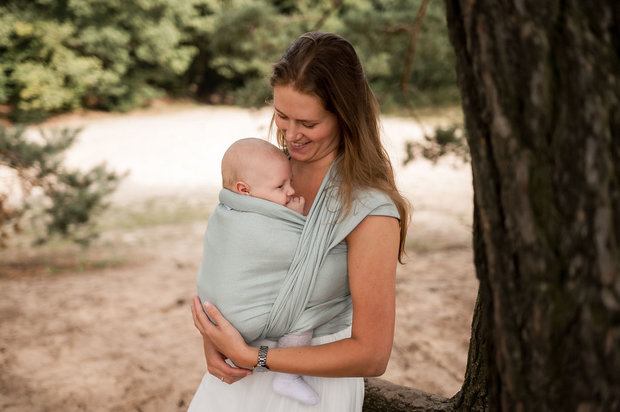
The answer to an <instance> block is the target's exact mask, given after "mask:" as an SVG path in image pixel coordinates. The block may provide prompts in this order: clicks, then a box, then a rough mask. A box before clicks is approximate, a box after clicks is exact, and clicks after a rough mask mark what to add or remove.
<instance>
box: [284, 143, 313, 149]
mask: <svg viewBox="0 0 620 412" xmlns="http://www.w3.org/2000/svg"><path fill="white" fill-rule="evenodd" d="M308 143H310V142H305V143H295V142H290V143H289V146H291V147H293V148H294V149H301V148H302V147H304V146H306V145H308Z"/></svg>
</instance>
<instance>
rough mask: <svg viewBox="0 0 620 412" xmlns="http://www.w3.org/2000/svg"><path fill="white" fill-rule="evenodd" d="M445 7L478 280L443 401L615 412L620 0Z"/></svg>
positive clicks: (471, 0)
mask: <svg viewBox="0 0 620 412" xmlns="http://www.w3.org/2000/svg"><path fill="white" fill-rule="evenodd" d="M446 6H447V11H448V26H449V28H450V38H451V42H452V44H453V46H454V49H455V52H456V56H457V73H458V81H459V87H460V89H461V95H462V103H463V110H464V112H465V119H466V128H467V133H468V143H469V146H470V151H471V155H472V170H473V180H474V202H475V215H476V216H475V220H476V221H477V222H476V224H475V233H474V238H475V239H474V249H475V255H476V269H477V274H478V277H479V279H480V282H481V291H480V294H479V302H478V306H477V313H476V315H475V323H474V325H473V332H472V338H476V339H477V340H474V341H472V344H471V346H470V356H469V364H468V368H467V375H468V379H466V382H465V384H464V387H463V390H462V391H461V392H460V394H459V395H458V396H457V397H455V399H454V401H455V406H456V407H458V408H459V409H463V410H469V409H470V407H471V405H475V404H476V400H477V399H484V398H486V399H485V402H486V408H488V410H493V411H495V410H523V411H530V410H550V411H559V410H601V411H611V410H620V276H619V274H618V269H620V250H619V247H618V246H619V241H620V105H619V103H618V99H619V98H620V60H619V58H620V56H619V53H620V31H619V29H618V27H619V26H618V24H619V23H620V21H619V17H620V3H618V2H617V1H616V0H607V1H597V2H583V1H577V0H573V1H561V2H558V1H552V2H534V1H527V0H525V1H517V0H515V1H500V2H498V1H496V0H483V1H477V0H464V1H446ZM480 312H482V313H480ZM485 312H487V313H485ZM476 322H478V323H476ZM487 328H488V329H487ZM485 329H487V330H485ZM481 343H482V344H481ZM485 362H486V365H484V363H485ZM481 366H482V368H483V369H484V371H483V372H482V373H480V371H481V369H480V367H481ZM484 389H486V391H485V390H484Z"/></svg>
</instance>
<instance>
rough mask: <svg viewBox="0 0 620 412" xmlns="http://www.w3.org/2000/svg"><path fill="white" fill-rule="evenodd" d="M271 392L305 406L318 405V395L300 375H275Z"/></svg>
mask: <svg viewBox="0 0 620 412" xmlns="http://www.w3.org/2000/svg"><path fill="white" fill-rule="evenodd" d="M273 390H274V391H275V392H276V393H279V394H280V395H283V396H288V397H289V398H293V399H295V400H297V401H299V402H301V403H305V404H306V405H316V404H317V403H319V395H318V394H317V393H316V392H315V391H314V389H312V387H310V385H308V383H307V382H306V381H304V379H303V378H302V377H301V376H300V375H291V374H288V373H277V374H276V375H275V376H274V377H273Z"/></svg>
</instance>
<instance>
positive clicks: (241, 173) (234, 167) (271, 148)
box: [222, 137, 286, 191]
mask: <svg viewBox="0 0 620 412" xmlns="http://www.w3.org/2000/svg"><path fill="white" fill-rule="evenodd" d="M261 154H263V155H272V156H273V155H275V156H282V157H285V156H286V155H285V154H284V153H283V152H282V151H281V150H280V149H278V147H277V146H275V145H273V144H271V143H269V142H268V141H266V140H263V139H259V138H257V137H247V138H244V139H239V140H237V141H236V142H234V143H233V144H231V145H230V147H229V148H228V149H227V150H226V152H225V153H224V156H222V187H224V188H226V189H229V190H233V191H234V190H235V189H234V186H235V184H236V183H237V182H239V181H247V179H248V178H249V177H248V176H247V175H246V174H247V173H248V170H249V168H248V164H254V162H253V159H255V158H256V157H257V156H259V155H261Z"/></svg>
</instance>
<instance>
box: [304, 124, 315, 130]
mask: <svg viewBox="0 0 620 412" xmlns="http://www.w3.org/2000/svg"><path fill="white" fill-rule="evenodd" d="M303 126H304V127H306V128H308V129H312V128H313V127H314V126H316V123H311V124H308V123H304V124H303Z"/></svg>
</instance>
